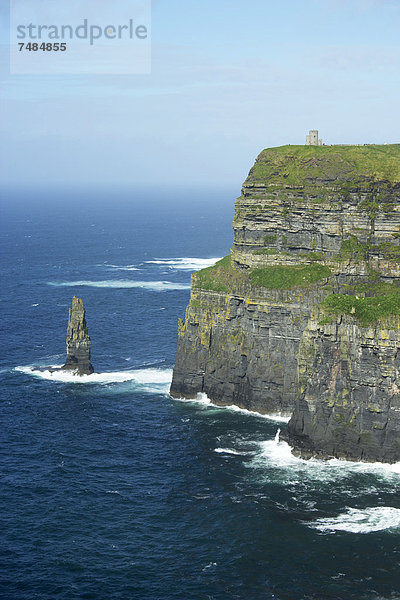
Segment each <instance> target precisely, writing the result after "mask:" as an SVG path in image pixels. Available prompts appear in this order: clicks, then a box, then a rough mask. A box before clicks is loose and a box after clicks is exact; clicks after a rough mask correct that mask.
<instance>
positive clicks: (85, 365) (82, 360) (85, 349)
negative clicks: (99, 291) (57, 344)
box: [62, 296, 94, 375]
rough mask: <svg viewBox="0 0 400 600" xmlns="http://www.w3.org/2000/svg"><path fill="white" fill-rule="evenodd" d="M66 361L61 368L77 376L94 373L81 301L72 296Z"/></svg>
mask: <svg viewBox="0 0 400 600" xmlns="http://www.w3.org/2000/svg"><path fill="white" fill-rule="evenodd" d="M66 347H67V360H66V363H65V365H64V366H63V367H62V368H63V369H65V370H69V371H74V372H76V374H78V375H90V374H91V373H93V372H94V369H93V366H92V364H91V362H90V337H89V333H88V328H87V324H86V318H85V309H84V307H83V300H81V299H80V298H77V297H76V296H74V297H73V298H72V308H70V309H69V319H68V327H67V339H66Z"/></svg>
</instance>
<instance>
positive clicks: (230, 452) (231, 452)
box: [214, 448, 249, 456]
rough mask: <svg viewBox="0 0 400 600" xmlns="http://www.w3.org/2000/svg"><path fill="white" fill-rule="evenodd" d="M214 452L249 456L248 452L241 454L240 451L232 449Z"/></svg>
mask: <svg viewBox="0 0 400 600" xmlns="http://www.w3.org/2000/svg"><path fill="white" fill-rule="evenodd" d="M214 452H217V453H218V454H234V455H235V456H244V455H246V454H249V453H248V452H239V451H238V450H232V449H231V448H214Z"/></svg>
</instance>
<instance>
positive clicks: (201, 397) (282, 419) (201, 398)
mask: <svg viewBox="0 0 400 600" xmlns="http://www.w3.org/2000/svg"><path fill="white" fill-rule="evenodd" d="M174 400H178V401H179V402H188V403H190V404H193V403H196V404H202V405H203V406H204V407H209V408H213V409H216V408H217V409H219V410H230V411H232V412H239V413H242V414H244V415H249V416H250V417H261V418H262V419H267V420H268V421H276V422H278V423H288V422H289V419H290V417H287V416H283V415H263V414H262V413H258V412H256V411H254V410H247V409H246V408H239V406H236V405H235V404H229V405H228V406H219V405H218V404H213V403H212V402H211V400H210V399H209V398H208V396H207V394H204V393H199V394H197V396H196V398H192V399H188V398H174Z"/></svg>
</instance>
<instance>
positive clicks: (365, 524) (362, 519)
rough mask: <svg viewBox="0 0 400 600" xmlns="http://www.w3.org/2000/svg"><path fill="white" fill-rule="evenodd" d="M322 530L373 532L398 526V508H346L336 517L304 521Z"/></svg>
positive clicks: (399, 511) (399, 526)
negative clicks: (310, 521)
mask: <svg viewBox="0 0 400 600" xmlns="http://www.w3.org/2000/svg"><path fill="white" fill-rule="evenodd" d="M306 524H307V525H308V526H309V527H312V528H313V529H317V530H318V531H323V532H332V533H333V532H335V531H347V532H349V533H373V532H374V531H384V530H387V529H389V530H395V529H399V528H400V508H393V507H391V506H375V507H371V508H364V509H358V508H347V509H346V512H344V513H341V514H340V515H338V516H337V517H328V518H322V519H317V520H316V521H314V522H312V523H306Z"/></svg>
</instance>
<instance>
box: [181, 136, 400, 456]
mask: <svg viewBox="0 0 400 600" xmlns="http://www.w3.org/2000/svg"><path fill="white" fill-rule="evenodd" d="M233 227H234V243H233V247H232V250H231V253H230V256H228V257H226V258H225V259H223V260H222V261H219V263H217V264H216V265H215V266H214V267H209V268H208V269H204V270H203V271H199V272H198V273H195V274H194V275H193V276H192V291H191V300H190V303H189V306H188V308H187V311H186V318H185V321H182V320H181V321H180V323H179V336H178V348H177V359H176V366H175V369H174V375H173V381H172V386H171V394H172V395H173V396H184V397H187V398H193V397H195V396H196V394H197V393H199V392H205V393H206V394H207V395H208V397H209V398H210V399H211V400H212V401H213V402H214V403H216V404H221V405H229V404H236V405H238V406H240V407H242V408H247V409H249V410H254V411H258V412H261V413H264V414H272V413H274V414H276V413H279V414H282V415H286V416H291V420H290V422H289V426H288V431H287V433H286V437H287V439H288V441H289V442H290V444H291V445H292V446H293V447H294V448H295V452H297V453H298V454H300V455H302V456H304V457H310V456H320V457H326V456H338V457H345V458H350V459H356V460H359V459H364V460H372V461H373V460H382V461H387V462H394V461H398V460H400V353H399V349H400V317H399V315H400V243H399V240H400V145H389V146H323V147H310V146H307V147H304V146H283V147H281V148H272V149H268V150H264V151H263V152H262V153H261V154H260V156H259V157H258V158H257V161H256V163H255V165H254V167H253V168H252V169H251V171H250V173H249V176H248V178H247V180H246V182H245V183H244V185H243V189H242V195H241V196H240V198H238V200H237V202H236V211H235V217H234V221H233Z"/></svg>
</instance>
